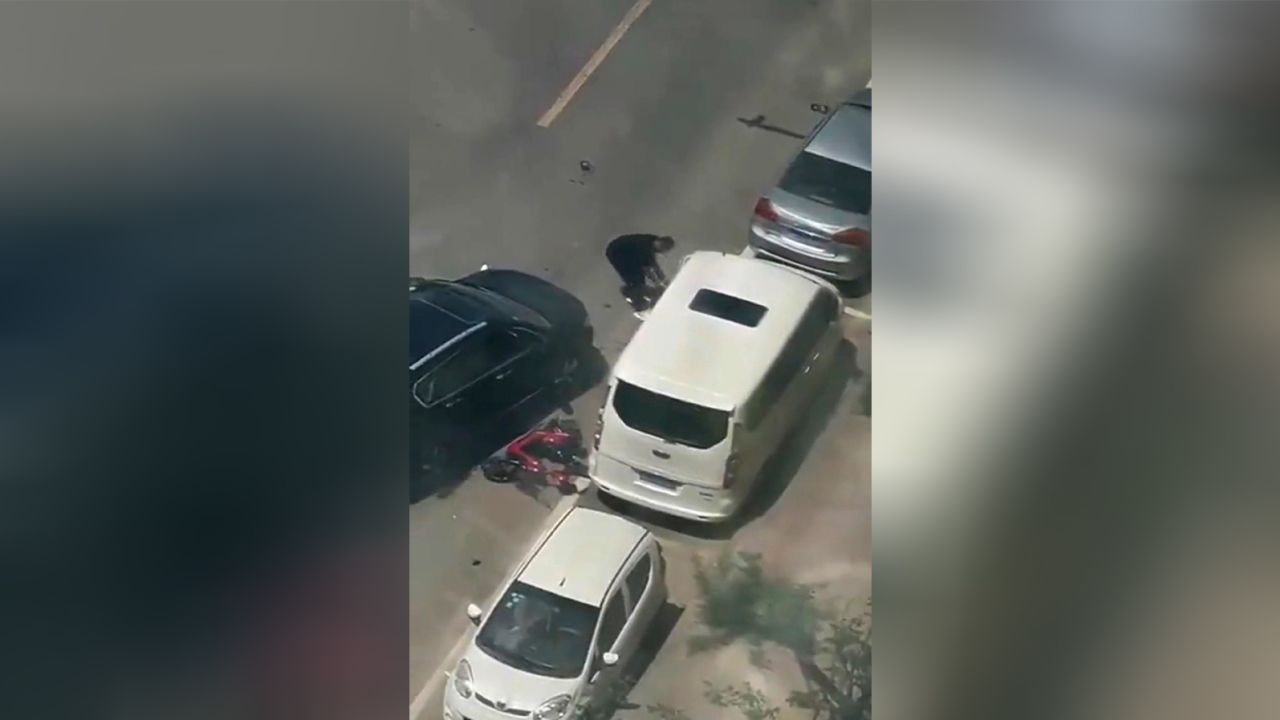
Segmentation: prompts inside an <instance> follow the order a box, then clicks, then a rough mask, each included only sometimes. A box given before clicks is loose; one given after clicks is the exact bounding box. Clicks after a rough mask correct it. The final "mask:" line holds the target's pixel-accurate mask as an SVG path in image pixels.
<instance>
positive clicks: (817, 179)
mask: <svg viewBox="0 0 1280 720" xmlns="http://www.w3.org/2000/svg"><path fill="white" fill-rule="evenodd" d="M778 187H780V188H782V189H783V190H786V191H787V192H789V193H791V194H792V195H798V196H800V197H802V198H805V199H807V200H812V201H814V202H816V203H821V204H823V205H826V206H827V207H833V208H836V209H838V210H844V211H845V212H851V213H858V214H859V215H866V214H867V213H869V212H871V173H870V172H869V171H867V170H863V169H862V168H858V167H854V166H852V165H845V164H844V163H842V162H839V161H836V160H832V159H831V158H826V157H823V156H821V155H817V154H814V153H811V152H802V153H800V154H799V155H797V156H796V159H795V161H794V162H792V163H791V167H789V168H787V172H786V174H784V175H783V176H782V180H781V181H780V182H779V183H778Z"/></svg>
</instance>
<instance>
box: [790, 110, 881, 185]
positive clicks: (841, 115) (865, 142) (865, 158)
mask: <svg viewBox="0 0 1280 720" xmlns="http://www.w3.org/2000/svg"><path fill="white" fill-rule="evenodd" d="M869 101H870V98H868V102H869ZM805 152H811V153H813V154H814V155H821V156H822V157H825V158H830V159H832V160H835V161H837V162H841V163H844V164H845V165H852V166H854V167H859V168H862V169H863V170H870V169H871V108H870V107H863V106H861V105H856V104H850V103H845V104H843V105H841V106H840V107H838V108H836V111H835V112H834V113H832V114H831V117H830V118H828V119H827V121H826V122H825V123H823V124H822V128H821V129H820V130H818V133H817V134H816V135H814V136H813V139H812V140H810V141H809V144H808V145H807V146H806V147H805Z"/></svg>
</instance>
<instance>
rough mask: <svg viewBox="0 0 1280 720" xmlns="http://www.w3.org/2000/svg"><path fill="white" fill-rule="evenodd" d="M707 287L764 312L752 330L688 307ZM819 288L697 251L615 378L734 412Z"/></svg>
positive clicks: (745, 261) (758, 263) (776, 269)
mask: <svg viewBox="0 0 1280 720" xmlns="http://www.w3.org/2000/svg"><path fill="white" fill-rule="evenodd" d="M704 289H711V290H714V291H716V292H717V293H721V294H724V295H729V296H731V297H733V298H740V299H742V300H745V301H748V302H749V303H751V304H752V305H758V306H763V307H764V309H765V310H764V313H763V315H762V316H761V317H760V318H759V320H758V322H757V323H756V324H755V325H754V326H752V325H749V324H744V323H743V322H741V321H739V320H736V319H733V318H722V317H718V316H717V315H716V314H714V312H707V311H706V310H705V309H693V308H690V305H692V304H695V301H696V299H697V296H698V293H699V292H700V291H702V290H704ZM822 289H823V288H822V285H821V284H819V283H818V282H817V281H815V280H811V279H810V278H807V277H805V276H804V275H802V274H801V273H798V272H796V271H793V270H791V269H789V268H785V267H781V266H779V265H775V264H773V263H769V262H765V261H763V260H753V259H750V258H744V257H741V256H738V255H727V254H725V253H718V252H695V253H693V254H691V255H689V256H688V258H686V260H685V263H684V265H683V266H681V268H680V271H679V272H678V273H676V276H675V279H674V280H672V282H671V285H670V287H668V288H667V289H666V291H665V292H663V294H662V298H661V299H660V300H659V301H658V303H657V305H656V306H655V307H654V308H653V311H652V313H651V314H650V316H649V319H648V320H646V321H645V322H644V324H643V325H641V326H640V330H639V331H637V332H636V335H635V337H634V338H632V340H631V342H630V343H629V344H628V345H627V348H626V350H624V351H623V352H622V357H620V358H619V359H618V362H617V365H616V366H615V368H614V375H615V377H618V378H620V379H622V380H624V381H626V382H628V383H632V384H634V385H638V386H640V387H643V388H646V389H648V390H652V391H654V392H659V393H663V394H665V395H669V396H672V397H676V398H679V399H683V400H687V401H690V402H695V403H698V404H699V405H704V406H707V407H715V408H719V409H723V410H728V409H732V408H733V407H736V406H738V405H740V404H742V403H744V402H746V401H747V398H749V397H750V396H751V393H752V392H753V391H754V390H755V388H756V386H757V385H759V383H760V381H761V380H762V379H763V378H764V374H765V372H767V371H768V369H769V367H770V366H771V365H772V364H773V361H774V358H776V357H777V356H778V354H779V353H781V352H782V349H783V347H785V346H786V344H787V341H788V340H790V338H791V335H792V333H793V332H794V331H795V328H796V326H797V325H799V323H800V318H801V317H802V316H803V315H804V312H805V310H806V309H807V308H808V307H809V303H810V302H812V300H813V298H814V296H815V295H816V294H817V293H818V292H820V291H822ZM698 304H699V305H701V303H698ZM743 348H750V351H749V352H744V351H743Z"/></svg>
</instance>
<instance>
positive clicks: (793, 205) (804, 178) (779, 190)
mask: <svg viewBox="0 0 1280 720" xmlns="http://www.w3.org/2000/svg"><path fill="white" fill-rule="evenodd" d="M814 108H815V109H817V110H819V111H827V108H825V107H823V106H820V105H815V106H814ZM748 239H749V242H750V244H751V246H752V247H753V248H754V249H755V250H756V252H757V253H758V254H760V255H761V256H763V257H766V258H768V259H770V260H776V261H780V262H784V263H788V264H791V265H796V266H799V267H803V268H805V269H807V270H809V271H811V272H815V273H818V274H820V275H823V276H825V277H827V278H830V279H832V280H835V281H838V282H848V281H853V280H860V279H862V278H863V277H865V275H866V274H867V273H868V272H870V270H871V89H870V88H867V89H865V90H863V91H861V92H859V93H858V94H857V95H855V96H854V97H853V98H850V99H849V100H848V101H846V102H844V103H842V104H841V105H840V106H839V107H837V108H836V109H835V111H834V112H828V114H827V116H826V117H825V118H824V119H823V120H822V121H821V122H820V123H819V124H818V126H817V127H816V128H815V129H814V131H813V132H812V133H811V134H810V135H809V138H808V141H807V142H806V143H805V146H804V149H802V150H801V151H800V154H798V155H796V157H795V159H794V160H792V161H791V164H790V165H789V166H788V167H787V170H786V172H784V173H783V174H782V179H781V180H779V181H778V184H777V186H776V187H774V188H773V189H772V190H770V191H769V192H768V193H766V194H765V195H764V196H763V197H761V198H760V199H759V200H758V201H757V202H756V207H755V212H754V214H753V217H752V219H751V230H750V233H749V235H748Z"/></svg>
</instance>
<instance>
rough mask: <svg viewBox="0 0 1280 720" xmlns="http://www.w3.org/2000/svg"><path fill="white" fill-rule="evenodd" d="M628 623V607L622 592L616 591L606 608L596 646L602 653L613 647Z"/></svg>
mask: <svg viewBox="0 0 1280 720" xmlns="http://www.w3.org/2000/svg"><path fill="white" fill-rule="evenodd" d="M626 624H627V608H626V606H625V605H624V604H623V598H622V593H621V592H618V593H614V595H613V599H612V600H610V601H609V606H608V607H606V608H605V609H604V620H603V621H602V622H601V623H600V638H599V639H598V640H597V641H596V647H597V648H598V649H599V650H600V652H602V653H606V652H609V651H610V650H612V649H613V644H614V643H615V642H617V641H618V636H619V635H621V634H622V626H623V625H626Z"/></svg>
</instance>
